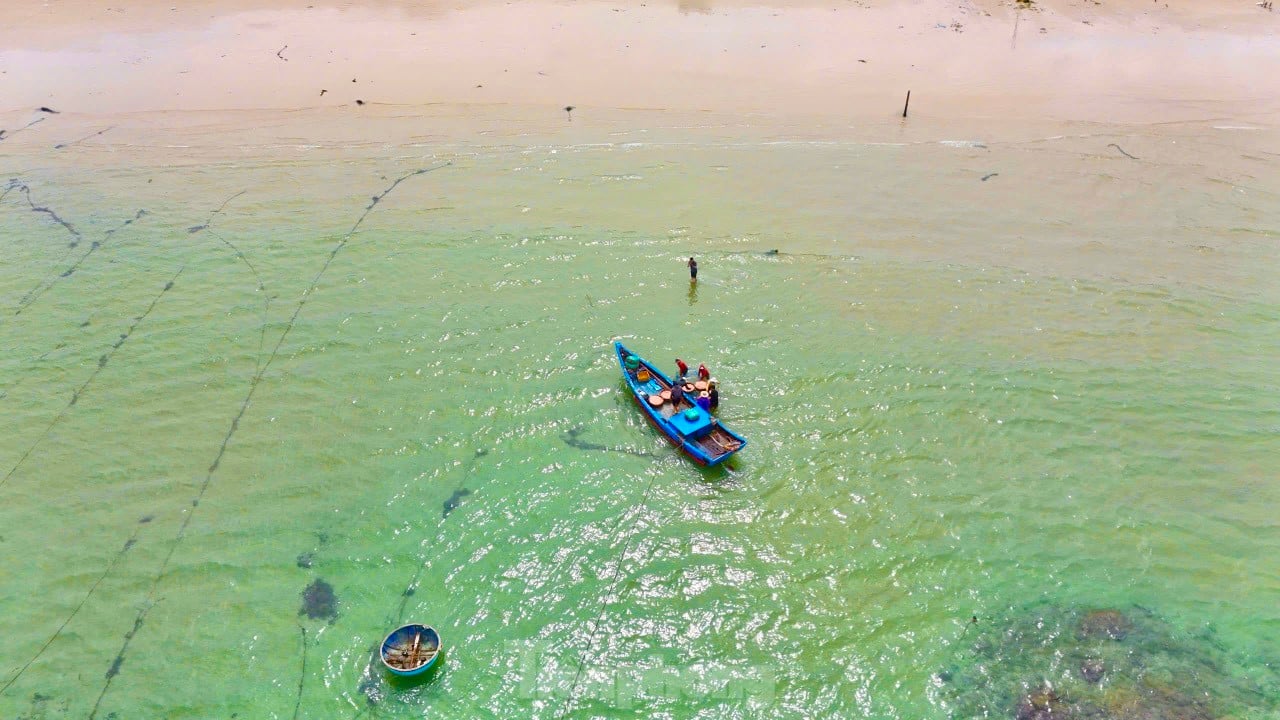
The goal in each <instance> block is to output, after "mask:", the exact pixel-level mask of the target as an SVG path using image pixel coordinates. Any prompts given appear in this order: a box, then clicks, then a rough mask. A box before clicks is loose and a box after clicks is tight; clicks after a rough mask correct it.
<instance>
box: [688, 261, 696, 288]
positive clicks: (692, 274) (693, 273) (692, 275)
mask: <svg viewBox="0 0 1280 720" xmlns="http://www.w3.org/2000/svg"><path fill="white" fill-rule="evenodd" d="M689 279H690V280H692V281H694V282H697V281H698V261H697V260H694V259H693V258H689Z"/></svg>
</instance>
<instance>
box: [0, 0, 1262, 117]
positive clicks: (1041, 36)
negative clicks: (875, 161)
mask: <svg viewBox="0 0 1280 720" xmlns="http://www.w3.org/2000/svg"><path fill="white" fill-rule="evenodd" d="M1278 29H1280V14H1277V13H1274V12H1270V11H1268V10H1265V9H1263V8H1261V7H1257V6H1255V5H1254V3H1250V2H1244V1H1243V0H1210V1H1206V2H1197V3H1187V2H1176V3H1164V2H1152V3H1147V2H1142V1H1140V0H1124V1H1116V0H1108V2H1106V3H1100V2H1092V1H1088V0H1086V1H1084V2H1062V1H1055V0H1047V1H1044V2H1035V3H1025V4H1023V3H1016V2H990V1H980V2H969V1H965V2H951V1H945V2H939V1H938V0H926V1H925V2H886V1H884V0H876V1H875V2H870V1H868V0H859V1H858V2H849V1H848V0H845V1H843V2H840V3H817V2H807V1H797V2H772V3H745V2H741V1H739V0H734V1H732V2H680V3H678V4H673V3H667V2H655V3H633V4H614V3H607V2H588V3H567V2H564V3H561V2H536V3H519V4H513V3H498V2H478V3H466V4H463V5H451V4H444V3H438V2H428V3H414V2H377V3H324V2H314V3H303V2H286V3H271V4H267V3H262V2H253V1H251V0H237V1H236V2H231V3H212V2H194V3H181V4H173V3H169V2H146V3H135V4H128V5H123V6H121V7H114V6H112V7H102V6H101V5H100V4H97V3H86V2H67V3H56V4H53V3H42V2H34V1H33V0H18V1H17V2H15V3H11V4H10V5H9V6H8V8H7V9H6V22H5V24H4V28H3V29H0V98H3V99H2V100H0V102H2V103H3V108H0V110H2V111H4V112H5V113H6V117H7V118H14V117H18V116H20V114H21V113H22V112H23V111H24V110H28V109H34V108H35V107H39V106H49V107H55V108H56V109H58V110H60V111H63V112H67V113H74V114H99V115H101V114H116V113H137V112H155V111H171V110H228V109H234V110H261V109H285V110H297V109H305V108H332V107H348V106H350V107H355V106H356V102H357V101H362V102H363V103H365V104H366V107H368V108H369V109H373V107H375V106H390V107H393V108H396V111H397V112H401V113H411V112H414V108H422V107H423V106H431V105H440V104H447V105H454V106H465V107H468V108H473V109H474V111H475V112H479V113H484V112H485V111H486V110H491V109H501V108H507V107H518V108H520V111H521V114H522V115H523V116H526V117H528V118H529V119H530V120H533V119H535V118H537V117H538V116H539V115H540V114H542V113H546V114H550V115H551V116H554V117H557V119H560V115H562V114H563V110H562V108H563V107H566V106H570V105H572V106H575V107H577V108H578V113H577V116H578V117H583V116H587V115H589V114H590V113H591V112H592V111H599V110H607V109H644V110H671V111H679V112H685V111H687V112H712V113H717V112H721V113H754V114H757V115H760V116H763V117H766V118H812V117H820V118H823V119H826V120H831V121H848V122H858V121H864V120H868V119H874V118H886V117H892V116H894V115H895V114H900V113H901V109H902V106H903V101H904V98H905V95H906V92H907V91H908V90H910V91H911V92H912V93H913V95H912V98H913V100H912V108H911V109H912V111H913V112H914V113H915V114H916V115H917V116H920V117H927V118H933V119H938V120H944V121H945V120H947V119H955V120H960V119H968V118H984V119H989V120H993V121H999V120H1027V119H1033V120H1034V119H1040V118H1052V119H1057V120H1084V121H1091V122H1168V121H1177V120H1188V119H1199V118H1205V117H1230V118H1236V119H1237V120H1240V121H1249V120H1252V119H1261V120H1267V119H1274V113H1275V111H1276V110H1277V107H1278V103H1280V101H1278V100H1277V98H1278V97H1280V79H1277V77H1276V74H1275V73H1272V72H1268V71H1267V68H1269V67H1272V66H1274V65H1275V63H1276V61H1277V60H1278V59H1280V50H1278V48H1280V42H1277V38H1278V37H1280V35H1278V34H1277V31H1278ZM322 91H324V92H323V94H322ZM15 113H16V114H18V115H15ZM18 119H20V117H19V118H18ZM13 123H14V120H11V119H8V120H6V127H7V128H9V126H10V125H12V124H13ZM9 129H10V130H12V128H9Z"/></svg>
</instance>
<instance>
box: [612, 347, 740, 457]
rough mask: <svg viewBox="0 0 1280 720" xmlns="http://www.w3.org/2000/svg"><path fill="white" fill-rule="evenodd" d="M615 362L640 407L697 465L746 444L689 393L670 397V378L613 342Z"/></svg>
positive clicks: (727, 455) (726, 454)
mask: <svg viewBox="0 0 1280 720" xmlns="http://www.w3.org/2000/svg"><path fill="white" fill-rule="evenodd" d="M613 349H614V352H616V353H617V354H618V365H619V366H621V367H622V376H623V378H625V379H626V381H627V387H628V388H629V389H630V390H631V397H632V399H633V400H635V401H636V404H637V405H639V406H640V411H641V412H643V413H644V416H645V417H646V418H647V419H648V420H649V424H651V425H653V426H654V427H656V428H657V429H658V430H659V432H661V433H662V434H663V435H664V436H666V438H667V441H668V442H670V443H671V444H672V445H675V446H676V447H677V448H679V449H680V450H681V451H682V452H683V453H684V454H685V455H688V456H689V457H690V458H691V459H692V460H693V461H694V462H696V463H698V464H699V465H706V466H712V465H719V464H720V463H722V462H724V461H725V460H728V459H729V458H730V457H732V456H733V454H734V453H736V452H738V451H739V450H741V449H742V448H744V447H746V444H747V441H746V439H745V438H743V437H742V436H741V435H738V434H737V433H735V432H733V431H732V430H730V429H729V428H727V427H725V426H724V425H721V424H720V421H718V420H716V418H715V417H713V416H712V415H711V414H710V413H708V412H707V411H705V410H703V409H702V408H699V407H698V406H697V405H696V404H694V403H693V398H692V393H679V394H680V395H681V398H680V400H679V402H672V400H671V390H672V387H671V380H670V379H668V378H667V376H666V375H663V374H662V372H661V371H660V370H658V368H656V367H654V366H653V365H652V364H651V363H650V362H649V361H647V360H645V359H644V358H642V357H640V356H639V355H636V354H635V353H633V352H631V351H630V350H628V349H627V348H626V347H625V346H624V345H623V344H622V343H620V342H614V343H613Z"/></svg>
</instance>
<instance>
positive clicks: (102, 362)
mask: <svg viewBox="0 0 1280 720" xmlns="http://www.w3.org/2000/svg"><path fill="white" fill-rule="evenodd" d="M186 267H187V266H186V264H183V265H182V267H180V268H178V271H177V272H176V273H174V274H173V277H171V278H169V282H167V283H165V285H164V287H162V288H160V292H158V293H156V295H155V297H153V298H152V299H151V304H150V305H148V306H147V309H146V311H145V312H143V313H142V314H141V315H139V316H137V317H136V318H134V320H133V324H132V325H130V326H129V329H128V330H126V331H125V332H124V334H123V335H121V336H120V339H118V340H116V341H115V342H114V343H112V344H111V349H110V350H108V351H107V352H106V353H104V354H102V355H100V356H99V357H98V366H97V367H95V368H94V369H93V372H92V373H90V374H89V377H88V378H86V379H85V381H84V382H83V383H81V384H80V387H78V388H76V389H75V391H74V392H73V393H72V394H71V399H70V400H68V401H67V404H66V405H65V406H63V408H62V410H60V411H59V412H58V414H57V415H56V416H54V418H53V420H52V421H50V422H49V424H48V425H46V426H45V428H44V431H43V432H41V433H40V436H39V437H37V438H36V439H35V442H33V443H31V445H30V447H28V448H27V451H26V452H24V453H22V457H20V458H18V462H16V463H14V466H13V467H12V468H10V469H9V472H8V473H6V474H5V476H4V478H3V479H0V486H3V485H4V484H5V483H6V482H8V481H9V478H11V477H13V474H14V473H16V472H17V471H18V468H20V467H22V464H23V463H25V462H26V461H27V458H28V457H30V456H31V453H32V451H34V450H35V449H36V448H37V447H39V446H40V443H41V442H43V441H44V439H45V438H46V437H48V436H49V432H50V431H52V430H53V427H54V426H55V425H57V424H58V423H59V422H60V421H61V420H62V418H64V417H66V414H67V413H68V412H70V411H71V408H72V407H74V406H75V404H76V403H77V402H79V401H80V397H81V396H82V395H84V393H85V390H87V389H88V387H89V385H90V384H92V383H93V381H94V380H95V379H97V377H98V375H99V374H100V373H101V372H102V371H103V369H104V368H106V367H107V363H109V362H111V358H112V357H114V356H115V354H116V352H117V351H118V350H119V349H120V347H121V346H122V345H124V344H125V341H127V340H128V339H129V337H130V336H131V335H133V331H134V330H136V329H137V328H138V325H140V324H141V323H142V321H143V320H146V319H147V316H148V315H150V314H151V311H152V310H155V309H156V305H157V304H159V303H160V298H162V297H164V294H165V293H167V292H169V290H171V289H172V288H173V285H174V283H175V282H177V280H178V276H179V275H181V274H182V271H183V270H185V269H186Z"/></svg>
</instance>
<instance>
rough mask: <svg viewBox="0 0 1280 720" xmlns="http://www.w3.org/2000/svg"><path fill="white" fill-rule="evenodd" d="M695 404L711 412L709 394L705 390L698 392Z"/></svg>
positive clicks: (704, 410)
mask: <svg viewBox="0 0 1280 720" xmlns="http://www.w3.org/2000/svg"><path fill="white" fill-rule="evenodd" d="M697 405H698V407H700V408H702V410H703V412H711V394H710V393H708V392H707V391H706V390H703V391H702V392H700V393H698V400H697Z"/></svg>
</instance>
